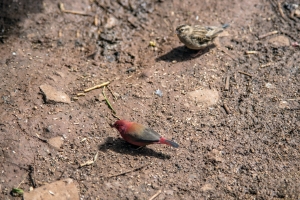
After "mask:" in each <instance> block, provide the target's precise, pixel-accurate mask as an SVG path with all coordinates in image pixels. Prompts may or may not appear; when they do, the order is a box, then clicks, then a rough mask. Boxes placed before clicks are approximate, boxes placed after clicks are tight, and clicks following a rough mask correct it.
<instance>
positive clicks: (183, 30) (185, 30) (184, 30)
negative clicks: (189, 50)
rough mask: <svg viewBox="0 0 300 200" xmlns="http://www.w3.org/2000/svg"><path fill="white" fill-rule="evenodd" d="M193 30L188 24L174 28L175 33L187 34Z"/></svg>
mask: <svg viewBox="0 0 300 200" xmlns="http://www.w3.org/2000/svg"><path fill="white" fill-rule="evenodd" d="M192 32H193V28H192V27H191V26H189V25H180V26H178V27H177V28H176V34H177V35H189V34H191V33H192Z"/></svg>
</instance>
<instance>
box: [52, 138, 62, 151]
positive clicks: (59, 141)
mask: <svg viewBox="0 0 300 200" xmlns="http://www.w3.org/2000/svg"><path fill="white" fill-rule="evenodd" d="M63 143H64V141H63V140H62V138H61V137H54V138H50V139H49V140H48V144H50V145H51V146H52V147H54V148H57V149H60V147H61V146H62V145H63Z"/></svg>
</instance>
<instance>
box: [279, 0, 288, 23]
mask: <svg viewBox="0 0 300 200" xmlns="http://www.w3.org/2000/svg"><path fill="white" fill-rule="evenodd" d="M277 6H278V10H279V13H280V15H281V17H282V18H283V19H285V20H286V19H287V18H286V17H285V14H284V12H283V10H282V8H281V1H279V0H278V1H277Z"/></svg>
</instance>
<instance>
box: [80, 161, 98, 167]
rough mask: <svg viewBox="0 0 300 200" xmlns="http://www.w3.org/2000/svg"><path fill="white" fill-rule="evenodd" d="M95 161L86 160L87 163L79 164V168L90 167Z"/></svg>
mask: <svg viewBox="0 0 300 200" xmlns="http://www.w3.org/2000/svg"><path fill="white" fill-rule="evenodd" d="M94 162H95V161H94V160H88V161H86V162H84V163H81V164H80V167H84V166H87V165H91V164H93V163H94Z"/></svg>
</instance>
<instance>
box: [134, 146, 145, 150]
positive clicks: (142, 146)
mask: <svg viewBox="0 0 300 200" xmlns="http://www.w3.org/2000/svg"><path fill="white" fill-rule="evenodd" d="M144 147H145V146H140V147H138V148H136V149H135V150H136V151H138V150H140V149H142V148H144Z"/></svg>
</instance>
